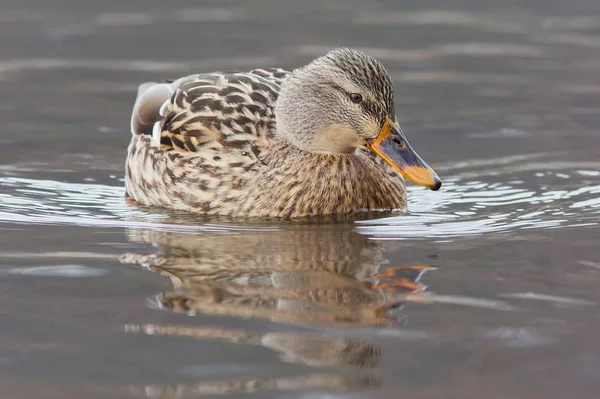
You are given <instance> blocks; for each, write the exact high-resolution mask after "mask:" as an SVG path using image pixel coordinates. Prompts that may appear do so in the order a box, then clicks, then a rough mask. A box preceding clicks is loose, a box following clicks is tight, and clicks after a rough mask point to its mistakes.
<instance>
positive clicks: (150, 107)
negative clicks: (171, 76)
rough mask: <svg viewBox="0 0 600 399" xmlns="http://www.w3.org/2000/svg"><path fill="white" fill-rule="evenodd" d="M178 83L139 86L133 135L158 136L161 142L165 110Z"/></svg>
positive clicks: (132, 117)
mask: <svg viewBox="0 0 600 399" xmlns="http://www.w3.org/2000/svg"><path fill="white" fill-rule="evenodd" d="M178 83H179V82H178V81H171V82H164V83H156V82H146V83H142V84H141V85H140V86H139V88H138V92H137V97H136V99H135V104H134V105H133V111H132V113H131V134H134V135H136V134H147V135H152V136H157V139H158V140H159V141H160V128H161V122H162V118H163V115H164V108H165V107H166V105H167V104H168V102H169V100H170V98H171V96H172V95H173V93H174V92H175V89H176V88H177V86H178V85H179V84H178Z"/></svg>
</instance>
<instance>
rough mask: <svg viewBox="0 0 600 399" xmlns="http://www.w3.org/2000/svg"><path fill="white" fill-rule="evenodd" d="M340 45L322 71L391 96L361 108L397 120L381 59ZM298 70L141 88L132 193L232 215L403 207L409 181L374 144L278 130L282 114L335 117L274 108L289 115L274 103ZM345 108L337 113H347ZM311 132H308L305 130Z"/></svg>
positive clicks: (129, 173)
mask: <svg viewBox="0 0 600 399" xmlns="http://www.w3.org/2000/svg"><path fill="white" fill-rule="evenodd" d="M344 51H345V52H347V53H343V52H344ZM338 52H340V54H342V56H339V54H338V55H337V56H336V57H333V58H332V57H331V56H329V55H328V56H329V57H330V59H331V60H332V62H331V65H327V64H324V65H325V66H323V67H321V69H319V71H322V72H323V74H322V75H323V76H321V77H322V78H327V76H328V73H330V74H331V75H332V76H334V77H335V79H348V81H349V82H350V80H352V79H354V81H355V82H359V83H360V84H362V83H364V84H365V86H366V87H367V86H368V87H369V88H371V87H372V88H373V92H376V93H380V94H381V96H382V97H386V98H383V99H382V100H381V101H380V102H376V101H373V102H369V103H366V102H365V104H366V105H365V109H364V112H365V113H367V112H368V113H370V114H372V115H377V116H383V115H388V116H389V117H390V118H391V117H393V118H394V119H395V116H394V115H393V113H394V109H393V90H392V87H391V80H390V78H389V75H388V74H387V72H385V70H384V69H383V67H382V66H381V64H379V63H378V62H376V61H375V60H373V59H371V58H370V57H368V56H366V55H364V54H362V53H359V52H353V51H352V50H338ZM326 57H327V56H326ZM344 57H347V58H348V59H349V61H348V63H347V64H344V62H343V61H344ZM325 60H326V61H328V59H326V58H325ZM333 61H335V62H337V63H339V65H336V64H335V62H333ZM309 65H310V64H309ZM327 68H330V69H331V71H328V70H327ZM300 71H303V70H302V69H301V70H300ZM296 73H297V72H296V71H294V72H290V71H286V70H283V69H278V68H271V69H257V70H253V71H250V72H246V73H230V74H226V73H209V74H199V75H192V76H188V77H185V78H181V79H177V80H175V81H172V82H166V83H158V84H145V85H142V86H141V87H140V90H139V92H138V99H137V101H136V105H135V106H134V111H133V116H132V133H133V137H132V139H131V143H130V145H129V148H128V157H127V163H126V179H125V184H126V191H127V194H128V196H129V197H131V198H132V199H134V200H135V201H137V202H139V203H142V204H145V205H151V206H159V207H166V208H173V209H179V210H185V211H191V212H196V213H202V214H212V215H229V216H266V217H302V216H310V215H323V214H340V213H352V212H357V211H361V210H397V209H403V208H404V207H405V203H406V192H405V186H404V181H403V179H402V178H401V177H400V176H399V175H398V173H397V172H396V171H394V169H393V168H392V167H390V166H389V165H387V164H386V163H385V162H384V161H383V160H381V159H380V158H378V157H376V156H375V155H374V154H373V153H372V152H370V151H369V150H367V149H365V148H364V147H359V148H356V149H355V150H353V151H352V152H349V153H315V152H311V151H306V150H304V149H301V148H298V146H295V145H292V144H291V142H290V141H289V140H287V139H286V135H285V134H284V133H286V132H282V131H280V130H282V129H279V130H278V123H276V121H277V120H278V117H282V116H286V117H288V118H287V120H288V121H289V120H292V122H294V119H293V118H300V119H301V121H300V122H297V121H295V122H294V124H295V125H304V122H303V120H306V123H307V128H306V129H307V130H309V129H311V128H312V125H311V123H312V124H318V123H320V122H321V121H327V117H329V116H331V115H328V114H327V112H326V111H325V110H324V111H322V113H323V115H315V113H317V112H319V111H311V112H312V113H310V112H309V111H307V113H306V115H278V117H276V109H277V112H278V113H279V114H282V113H283V111H282V110H281V109H278V108H277V107H276V105H277V101H278V98H279V94H280V92H281V87H282V84H283V85H286V84H287V85H290V88H289V90H290V91H291V90H292V89H293V87H291V86H292V84H294V83H293V79H290V78H293V77H294V75H293V74H296ZM346 76H348V78H346ZM332 79H333V78H332ZM335 79H333V81H334V82H335ZM323 82H325V81H319V80H318V79H317V80H316V81H315V84H314V87H311V90H312V89H314V90H319V87H320V86H319V85H321V84H324V83H323ZM343 82H345V81H343ZM351 83H352V82H351ZM348 84H350V83H348ZM357 84H358V83H357ZM310 100H311V98H305V99H304V100H301V101H306V102H307V109H310V106H311V105H315V103H311V102H310ZM316 105H319V104H318V102H317V104H316ZM367 107H370V108H367ZM317 108H318V107H317ZM284 111H285V109H284ZM337 111H338V110H337V109H336V112H337ZM344 111H345V110H344V109H340V110H339V112H340V113H341V114H342V115H343V112H344ZM302 118H304V119H302ZM313 119H314V120H313ZM368 122H369V121H363V122H362V123H364V124H367V123H368ZM334 124H335V121H333V122H331V125H334ZM335 126H338V125H335ZM279 128H281V126H279ZM315 129H316V128H315ZM357 129H359V127H357ZM296 136H297V135H296ZM307 137H308V138H307V140H310V139H312V137H310V135H309V134H308V133H307ZM302 140H303V139H302Z"/></svg>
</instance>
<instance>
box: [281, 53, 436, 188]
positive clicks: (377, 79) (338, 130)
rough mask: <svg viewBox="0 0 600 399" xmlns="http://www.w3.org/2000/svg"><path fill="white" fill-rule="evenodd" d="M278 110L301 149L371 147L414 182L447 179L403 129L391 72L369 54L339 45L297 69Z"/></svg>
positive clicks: (284, 130)
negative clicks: (438, 171) (425, 159)
mask: <svg viewBox="0 0 600 399" xmlns="http://www.w3.org/2000/svg"><path fill="white" fill-rule="evenodd" d="M275 113H276V119H277V132H278V134H279V135H280V137H281V138H282V139H284V140H286V141H287V142H288V143H290V144H291V145H294V146H295V147H297V148H299V149H301V150H304V151H309V152H312V153H321V154H349V153H353V152H354V151H356V150H357V149H359V148H365V147H366V148H368V149H369V150H371V151H373V152H374V153H375V154H377V155H378V156H380V157H381V158H383V159H384V160H385V161H386V162H387V163H388V164H390V165H391V166H392V167H393V168H394V169H396V170H397V171H398V172H399V173H400V174H402V175H403V176H404V177H406V178H407V179H409V180H411V181H413V182H414V183H416V184H420V185H422V186H426V187H429V188H430V189H432V190H438V189H439V188H440V187H441V185H442V182H441V180H440V178H439V177H438V176H437V175H436V173H435V172H434V171H433V169H431V168H430V167H429V166H428V165H427V164H426V163H425V162H424V161H423V160H422V159H421V157H419V155H418V154H417V153H416V152H415V151H414V150H413V149H412V147H411V146H410V144H409V143H408V141H407V140H406V137H405V136H404V133H403V132H402V130H401V129H400V125H399V124H398V121H397V119H396V112H395V107H394V88H393V84H392V78H391V76H390V74H389V73H388V72H387V71H386V70H385V68H384V67H383V65H382V64H381V63H380V62H379V61H377V60H375V59H374V58H373V57H371V56H369V55H367V54H364V53H362V52H360V51H356V50H350V49H337V50H333V51H331V52H329V53H328V54H326V55H324V56H323V57H319V58H317V59H315V60H314V61H312V62H311V63H310V64H308V65H306V66H304V67H302V68H299V69H297V70H295V71H294V72H293V73H292V74H291V75H290V76H289V77H288V78H287V79H286V80H285V81H284V83H283V84H282V87H281V91H280V93H279V98H278V100H277V104H276V109H275Z"/></svg>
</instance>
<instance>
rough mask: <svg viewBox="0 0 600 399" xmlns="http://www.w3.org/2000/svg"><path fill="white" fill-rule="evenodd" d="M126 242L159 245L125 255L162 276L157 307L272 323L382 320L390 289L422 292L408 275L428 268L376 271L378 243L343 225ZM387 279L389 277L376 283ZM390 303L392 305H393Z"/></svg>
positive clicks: (136, 233)
mask: <svg viewBox="0 0 600 399" xmlns="http://www.w3.org/2000/svg"><path fill="white" fill-rule="evenodd" d="M128 234H129V237H130V239H131V240H133V241H136V242H139V243H152V244H153V245H156V246H159V247H162V248H164V250H163V251H161V252H159V253H154V254H149V255H147V254H132V253H128V254H124V255H122V256H121V261H122V262H123V263H130V264H138V265H143V266H145V267H148V268H150V269H151V270H154V271H157V272H159V273H161V274H164V275H166V276H168V277H169V278H170V280H171V282H172V284H173V288H174V290H173V291H170V292H166V293H163V294H162V295H160V296H159V298H158V301H159V303H160V305H161V306H162V307H166V308H169V309H172V310H175V311H185V312H190V311H193V312H198V313H204V314H213V315H228V316H234V317H252V318H266V319H270V320H272V321H277V322H287V323H310V324H315V323H318V324H330V325H344V324H350V325H352V324H355V325H386V324H389V323H390V322H393V319H392V318H391V316H390V314H391V313H390V309H391V308H393V307H395V305H397V304H398V303H397V302H398V301H394V295H393V294H394V293H393V292H391V291H390V290H385V289H382V288H390V287H393V288H394V290H393V291H398V290H402V289H410V290H411V291H418V290H420V288H421V287H420V286H419V285H418V284H416V283H415V281H414V280H416V279H418V277H419V276H420V273H421V272H422V271H423V269H425V268H426V267H423V268H420V267H418V266H410V267H406V268H405V269H404V270H403V271H402V273H401V276H397V275H393V274H390V273H388V274H386V275H383V274H377V271H378V269H379V267H380V265H381V264H382V263H384V262H385V258H384V257H383V256H382V253H381V251H380V249H379V246H378V245H377V244H376V243H375V242H373V241H371V240H368V239H367V238H366V237H364V236H362V235H360V234H358V233H356V232H354V231H352V230H351V229H348V228H335V227H334V226H331V227H323V226H322V225H321V226H317V225H314V226H302V227H300V228H295V229H293V230H282V231H254V232H244V233H242V234H188V233H174V232H165V231H153V230H130V231H129V232H128ZM382 279H384V280H390V281H387V282H386V281H382ZM394 302H396V303H394Z"/></svg>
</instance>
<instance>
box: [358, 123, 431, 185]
mask: <svg viewBox="0 0 600 399" xmlns="http://www.w3.org/2000/svg"><path fill="white" fill-rule="evenodd" d="M367 147H368V148H369V149H371V150H372V151H373V152H375V153H376V154H377V155H379V156H380V157H381V158H383V159H384V160H385V161H386V162H387V163H388V164H390V165H391V166H392V167H393V168H394V169H396V170H397V171H398V172H399V173H400V174H401V175H402V176H404V177H405V178H407V179H408V180H410V181H412V182H413V183H415V184H419V185H421V186H425V187H428V188H430V189H431V190H434V191H436V190H439V189H440V187H441V186H442V181H441V180H440V178H439V177H438V175H437V174H436V173H435V172H434V171H433V169H431V168H430V167H429V165H427V164H426V163H425V161H423V160H422V159H421V157H420V156H419V155H418V154H417V153H416V152H415V150H413V149H412V147H411V146H410V144H409V143H408V141H407V140H406V137H405V136H404V133H402V130H401V129H400V128H397V127H395V126H394V125H393V124H392V122H391V121H390V120H389V119H388V120H387V121H386V122H385V124H384V125H383V127H382V128H381V131H380V132H379V135H378V136H377V137H376V138H374V139H372V140H370V141H369V142H368V143H367Z"/></svg>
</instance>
